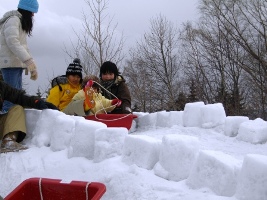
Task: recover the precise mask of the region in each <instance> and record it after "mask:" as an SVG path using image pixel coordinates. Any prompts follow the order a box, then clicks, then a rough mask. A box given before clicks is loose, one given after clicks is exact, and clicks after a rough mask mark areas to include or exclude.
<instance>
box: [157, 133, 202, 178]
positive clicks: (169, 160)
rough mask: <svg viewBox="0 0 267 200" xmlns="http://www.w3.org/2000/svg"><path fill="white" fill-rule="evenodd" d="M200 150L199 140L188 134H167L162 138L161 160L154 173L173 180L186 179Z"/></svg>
mask: <svg viewBox="0 0 267 200" xmlns="http://www.w3.org/2000/svg"><path fill="white" fill-rule="evenodd" d="M198 151H199V140H198V138H196V137H192V136H187V135H166V136H164V137H163V138H162V144H161V148H160V156H159V162H158V163H157V164H156V165H155V167H154V173H155V174H156V175H158V176H160V177H162V178H165V179H167V180H173V181H180V180H183V179H186V178H187V177H188V175H189V173H190V171H191V168H192V166H193V165H194V162H195V160H196V157H197V154H198Z"/></svg>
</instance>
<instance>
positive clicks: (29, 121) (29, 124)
mask: <svg viewBox="0 0 267 200" xmlns="http://www.w3.org/2000/svg"><path fill="white" fill-rule="evenodd" d="M24 111H25V117H26V129H27V135H26V138H25V139H32V137H33V130H34V127H35V126H36V123H37V121H38V119H39V117H40V116H41V113H42V111H41V110H37V109H27V108H25V109H24Z"/></svg>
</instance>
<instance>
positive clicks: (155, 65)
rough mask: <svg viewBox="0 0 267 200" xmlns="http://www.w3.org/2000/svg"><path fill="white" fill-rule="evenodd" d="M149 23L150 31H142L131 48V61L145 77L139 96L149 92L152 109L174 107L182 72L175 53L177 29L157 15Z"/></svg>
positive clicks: (172, 108)
mask: <svg viewBox="0 0 267 200" xmlns="http://www.w3.org/2000/svg"><path fill="white" fill-rule="evenodd" d="M150 24H151V26H150V32H148V33H145V34H144V37H143V39H142V40H141V42H138V43H137V45H136V47H135V48H134V49H133V51H134V53H133V54H132V55H133V56H132V58H131V59H132V62H131V63H132V64H134V65H135V66H136V67H139V68H141V69H142V70H143V72H141V73H139V75H140V76H141V77H142V78H143V81H144V79H145V80H148V81H149V82H147V84H146V85H145V87H147V88H146V89H144V90H142V92H143V96H145V93H146V94H149V101H151V99H152V98H154V99H153V110H154V111H155V110H162V109H166V110H176V109H177V108H176V107H177V106H176V100H177V98H178V92H179V87H180V85H179V84H180V82H179V81H180V80H179V78H180V76H182V74H181V70H180V64H179V57H178V55H179V42H178V41H179V32H178V30H177V28H176V27H175V26H174V25H173V24H172V23H171V22H170V21H168V20H167V19H166V18H165V17H163V16H161V15H159V16H157V17H155V18H153V19H151V23H150ZM149 84H150V85H149ZM147 89H149V90H152V91H153V94H154V95H151V92H150V91H149V93H147V92H148V91H147ZM144 100H146V99H144ZM139 101H140V99H139ZM149 101H147V100H146V102H147V103H148V102H149Z"/></svg>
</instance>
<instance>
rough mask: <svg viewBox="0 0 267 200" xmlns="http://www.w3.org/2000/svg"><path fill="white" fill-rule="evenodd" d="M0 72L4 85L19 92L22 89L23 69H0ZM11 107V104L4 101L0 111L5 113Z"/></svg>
mask: <svg viewBox="0 0 267 200" xmlns="http://www.w3.org/2000/svg"><path fill="white" fill-rule="evenodd" d="M1 72H2V76H3V79H4V81H5V83H7V84H8V85H10V86H12V87H14V88H17V89H19V90H21V89H22V72H23V68H2V69H1ZM12 106H13V103H11V102H9V101H4V104H3V109H2V111H3V112H7V111H8V110H9V108H10V107H12Z"/></svg>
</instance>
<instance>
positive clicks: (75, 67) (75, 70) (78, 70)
mask: <svg viewBox="0 0 267 200" xmlns="http://www.w3.org/2000/svg"><path fill="white" fill-rule="evenodd" d="M82 68H83V67H82V66H81V61H80V59H79V58H75V59H74V60H73V62H72V63H70V64H69V66H68V68H67V71H66V76H69V75H78V76H79V77H80V78H81V79H82Z"/></svg>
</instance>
